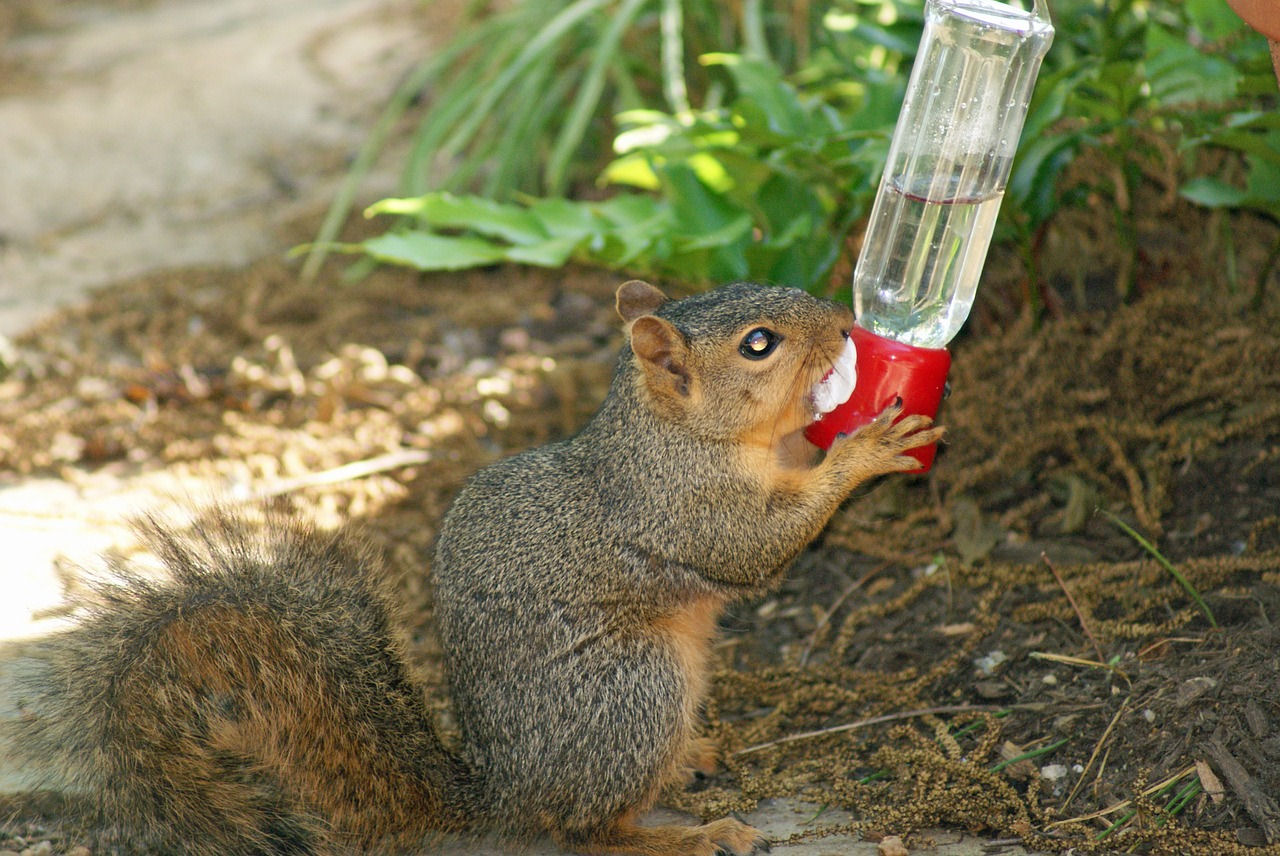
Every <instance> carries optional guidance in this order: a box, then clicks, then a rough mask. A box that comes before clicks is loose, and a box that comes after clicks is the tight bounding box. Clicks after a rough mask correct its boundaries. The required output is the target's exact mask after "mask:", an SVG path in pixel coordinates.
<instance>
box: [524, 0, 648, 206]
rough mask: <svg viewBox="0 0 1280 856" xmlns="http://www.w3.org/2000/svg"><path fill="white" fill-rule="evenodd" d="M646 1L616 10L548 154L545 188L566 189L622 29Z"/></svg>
mask: <svg viewBox="0 0 1280 856" xmlns="http://www.w3.org/2000/svg"><path fill="white" fill-rule="evenodd" d="M647 2H649V0H625V2H624V3H623V4H622V6H621V8H619V9H618V10H617V11H616V12H614V13H613V18H612V20H611V21H610V22H609V26H608V28H607V29H606V30H605V32H604V34H603V35H602V36H601V37H600V40H599V41H598V42H597V43H596V46H595V48H594V49H593V50H592V52H591V64H590V65H589V66H588V67H587V73H586V75H585V76H584V77H583V78H582V82H581V83H579V84H578V94H577V96H576V97H575V98H574V100H573V106H571V107H570V108H569V115H568V117H567V118H566V119H565V121H564V125H563V126H562V127H561V129H560V133H559V134H557V135H556V141H555V144H554V145H553V146H552V148H551V155H550V156H549V157H548V158H547V167H546V170H545V172H544V175H545V176H546V181H545V185H546V191H547V192H548V193H549V194H551V195H552V196H559V195H561V194H562V193H564V187H565V176H566V173H567V171H568V168H569V159H570V158H571V157H572V156H573V153H574V152H575V151H576V150H577V148H578V146H579V145H580V144H581V143H582V135H583V134H584V133H585V132H586V129H587V125H588V123H590V121H591V117H592V116H593V115H595V112H596V108H597V106H598V105H599V104H600V94H601V93H602V92H603V91H604V80H605V74H606V72H608V70H609V63H610V61H611V60H612V59H613V57H614V56H615V55H616V53H617V50H618V45H619V44H620V43H621V41H622V34H623V32H624V31H625V30H626V29H627V28H628V27H629V26H631V24H632V22H633V21H634V20H635V18H636V16H637V15H639V14H640V10H641V9H642V8H644V5H645V4H646V3H647Z"/></svg>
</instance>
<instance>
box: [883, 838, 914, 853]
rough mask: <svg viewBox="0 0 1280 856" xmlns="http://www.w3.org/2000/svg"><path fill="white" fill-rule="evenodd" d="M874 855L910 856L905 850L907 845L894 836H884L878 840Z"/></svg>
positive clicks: (908, 851)
mask: <svg viewBox="0 0 1280 856" xmlns="http://www.w3.org/2000/svg"><path fill="white" fill-rule="evenodd" d="M876 853H877V854H879V856H910V853H911V851H910V850H908V849H907V845H905V844H903V843H902V839H901V838H899V837H898V836H896V835H886V836H885V837H884V838H881V839H880V843H879V844H878V845H877V846H876Z"/></svg>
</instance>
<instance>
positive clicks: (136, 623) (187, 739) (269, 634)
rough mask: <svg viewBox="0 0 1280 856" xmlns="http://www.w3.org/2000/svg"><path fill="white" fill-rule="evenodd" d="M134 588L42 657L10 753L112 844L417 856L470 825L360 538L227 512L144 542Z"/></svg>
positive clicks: (448, 757) (107, 596)
mask: <svg viewBox="0 0 1280 856" xmlns="http://www.w3.org/2000/svg"><path fill="white" fill-rule="evenodd" d="M140 529H141V531H142V533H143V535H144V537H145V539H146V541H147V543H148V545H149V547H150V549H151V550H152V551H153V552H154V553H156V554H157V555H158V556H159V557H160V559H161V560H162V562H163V564H164V565H165V566H166V569H167V572H168V575H169V576H170V577H171V579H170V580H167V581H164V582H153V581H148V580H146V579H143V578H142V577H140V576H139V575H137V574H132V575H131V576H130V577H129V579H128V580H127V581H126V582H125V583H124V584H118V585H117V584H111V585H107V586H104V587H102V588H101V589H99V590H98V592H97V594H98V598H97V602H96V603H95V605H94V606H93V607H92V609H91V610H90V614H89V615H88V616H87V617H86V618H85V619H84V620H83V621H82V622H80V623H79V624H78V625H77V626H76V627H75V628H74V629H72V630H71V631H69V632H67V633H66V634H64V635H62V636H60V637H57V638H55V639H54V640H52V641H50V642H49V643H48V644H47V645H46V646H45V648H44V651H45V654H44V656H45V657H46V659H47V667H46V668H45V669H44V670H43V674H42V675H41V677H40V679H39V686H38V687H35V688H34V689H33V691H32V692H30V693H29V694H28V698H29V700H30V702H31V708H30V713H29V715H27V716H24V717H21V718H20V719H19V721H18V722H16V723H15V724H14V725H13V726H12V727H13V729H14V733H12V734H10V735H8V737H9V738H10V745H11V747H13V749H14V751H16V752H18V753H20V754H21V755H22V756H24V757H26V758H29V759H32V761H33V762H39V764H40V765H41V766H47V765H49V764H50V762H51V761H52V763H53V765H54V767H55V768H56V769H57V774H58V778H59V779H60V781H59V782H57V783H55V786H56V787H57V788H58V789H69V790H70V791H71V792H73V793H77V794H80V795H83V796H84V797H85V798H86V801H87V802H88V803H89V804H90V805H92V806H93V808H92V811H91V817H90V818H89V821H90V823H91V825H92V827H93V828H94V829H95V831H97V832H98V833H99V834H105V835H107V836H108V837H111V838H116V837H118V838H120V839H121V840H123V841H125V842H128V843H130V844H132V845H134V846H139V847H142V848H145V849H152V848H154V849H156V850H158V851H160V852H165V853H195V854H204V853H208V854H214V853H218V854H248V853H323V852H331V851H335V850H336V851H344V850H347V849H348V848H354V849H359V850H366V849H369V848H379V847H383V846H387V847H391V848H396V847H398V846H405V847H412V846H413V845H414V844H420V843H421V841H422V839H423V837H424V836H425V835H426V834H428V831H429V830H460V829H463V828H465V827H466V826H467V825H468V811H467V808H466V806H467V804H468V800H467V797H468V793H469V791H470V790H471V784H470V781H469V776H468V772H467V770H466V768H465V766H464V765H463V763H462V762H461V761H460V760H459V759H458V758H456V757H455V756H453V755H452V754H450V753H449V752H448V751H447V750H446V749H445V747H444V746H443V745H442V744H441V743H440V740H439V739H438V737H437V735H436V733H435V730H434V728H433V727H432V723H431V721H430V715H429V712H428V710H427V708H426V706H425V703H424V699H423V695H422V691H421V689H420V688H419V687H418V686H417V685H415V683H414V682H413V681H412V680H411V678H410V676H409V673H408V668H407V666H406V664H405V660H404V658H403V656H402V652H401V646H400V643H399V641H398V639H397V636H396V633H395V631H394V629H393V627H392V616H393V610H392V609H391V608H390V606H389V601H388V599H387V597H386V596H385V595H384V594H383V592H382V585H383V583H382V576H381V569H380V566H379V562H378V561H377V559H376V558H375V557H374V556H373V555H372V552H373V551H371V550H369V549H367V548H365V547H363V546H362V545H361V544H360V543H358V542H357V541H355V540H354V539H351V538H349V537H347V536H343V535H337V534H328V533H320V532H316V531H313V530H310V529H308V528H305V527H302V526H299V525H296V524H291V523H288V522H284V521H280V520H273V521H271V523H270V525H268V526H266V527H253V526H251V525H249V524H247V523H244V522H243V521H241V520H239V519H237V518H236V517H235V516H233V515H230V514H226V513H216V514H214V515H211V516H210V517H208V518H205V519H203V520H202V521H201V523H200V524H199V525H198V526H195V527H193V528H192V529H191V530H190V531H189V532H184V533H183V534H178V533H176V532H174V531H171V530H169V529H167V528H165V527H164V526H163V525H160V524H158V523H156V522H154V521H147V522H144V523H142V524H140Z"/></svg>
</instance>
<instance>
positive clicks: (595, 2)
mask: <svg viewBox="0 0 1280 856" xmlns="http://www.w3.org/2000/svg"><path fill="white" fill-rule="evenodd" d="M608 2H609V0H576V2H574V3H570V4H569V5H568V6H566V7H565V8H564V9H562V10H561V11H560V12H559V13H558V14H557V15H555V16H554V17H553V18H552V19H551V20H550V21H548V22H547V24H546V26H544V27H542V29H540V30H538V32H537V33H536V34H535V35H534V36H533V38H531V39H529V41H528V42H527V43H526V44H525V46H524V48H523V49H522V50H521V51H520V52H519V53H518V54H517V55H516V57H515V59H513V60H512V61H511V62H510V63H509V64H507V65H506V66H504V67H503V69H502V71H501V73H499V74H498V76H497V77H496V78H494V80H493V82H492V83H491V84H489V86H488V87H486V88H485V90H484V92H483V93H481V95H480V98H479V99H478V100H477V103H476V105H475V108H474V109H473V110H472V112H471V113H470V114H469V115H468V116H467V118H466V119H465V120H463V121H462V122H461V123H460V124H459V125H458V127H457V128H455V129H454V132H453V133H452V134H451V135H450V136H449V137H448V139H446V140H445V141H444V144H443V145H442V146H441V147H440V150H441V153H442V154H445V155H447V156H449V157H452V156H453V155H455V154H457V153H458V152H459V151H461V150H462V149H463V148H464V147H466V145H467V144H468V142H470V140H471V139H472V138H473V137H474V136H475V132H476V129H477V128H479V127H480V125H481V124H482V123H483V122H484V121H485V120H486V119H488V118H490V117H491V115H492V112H493V110H494V108H495V107H496V106H497V104H498V99H500V98H501V97H502V96H503V95H505V94H506V93H507V90H509V89H510V88H511V85H512V84H513V83H514V82H515V81H516V80H517V79H518V78H519V76H520V75H521V74H523V73H524V71H525V69H527V68H528V67H529V65H530V64H531V63H533V62H534V60H535V59H537V57H538V56H539V55H540V54H542V53H543V52H544V51H547V50H550V49H551V48H552V46H553V45H554V44H555V43H556V41H557V40H559V39H560V38H562V37H563V36H564V35H565V34H566V33H568V32H569V31H570V30H572V29H573V27H574V26H576V25H577V24H578V22H579V21H581V20H582V19H583V18H585V17H586V16H587V15H590V14H591V13H592V12H595V11H597V10H598V9H600V8H602V7H604V6H606V5H608ZM522 5H524V6H527V7H528V8H530V9H534V10H536V9H539V8H541V4H537V3H530V4H522Z"/></svg>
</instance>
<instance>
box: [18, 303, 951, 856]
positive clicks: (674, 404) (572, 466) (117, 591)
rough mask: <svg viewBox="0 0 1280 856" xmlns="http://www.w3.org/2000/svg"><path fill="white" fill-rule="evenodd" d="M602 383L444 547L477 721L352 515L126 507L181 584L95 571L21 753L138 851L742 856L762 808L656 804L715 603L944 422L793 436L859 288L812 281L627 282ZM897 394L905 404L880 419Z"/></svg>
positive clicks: (97, 829)
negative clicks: (707, 810) (422, 643)
mask: <svg viewBox="0 0 1280 856" xmlns="http://www.w3.org/2000/svg"><path fill="white" fill-rule="evenodd" d="M617 308H618V312H619V314H620V315H621V316H622V319H623V321H624V322H625V323H626V327H627V332H628V339H629V343H628V344H627V345H626V346H624V347H623V349H622V352H621V355H620V357H619V360H618V364H617V369H616V371H615V374H614V378H613V382H612V387H611V389H610V392H609V394H608V396H607V398H606V399H605V401H604V403H603V405H602V406H601V408H600V410H599V412H598V413H597V414H596V416H595V417H594V418H593V419H591V421H590V422H589V424H587V426H586V427H585V428H583V429H582V431H581V432H580V433H579V434H578V435H576V436H575V437H573V438H571V439H569V440H566V441H563V442H558V443H553V444H551V445H548V446H544V447H541V448H536V449H532V450H530V451H527V452H524V453H523V454H519V455H516V456H514V457H511V458H507V459H505V460H503V461H500V462H499V463H497V464H494V465H493V466H490V467H488V468H486V469H484V470H481V471H480V472H479V473H478V474H476V475H475V476H474V478H473V479H472V480H471V481H470V483H469V484H468V485H467V486H466V487H465V488H464V489H463V490H462V491H461V493H460V494H459V495H458V497H457V499H456V501H455V502H454V503H453V506H452V508H451V509H450V510H449V512H448V514H447V516H446V518H445V521H444V524H443V526H442V528H441V531H440V535H439V538H438V543H437V548H436V556H435V561H434V564H433V565H432V574H433V577H434V585H435V604H436V612H437V617H438V624H439V634H440V638H441V642H442V644H443V650H444V652H445V661H446V671H447V675H448V681H449V691H450V695H451V698H452V702H453V705H454V712H455V715H456V719H457V722H458V724H459V727H460V732H461V739H460V745H459V746H457V747H456V748H453V747H448V746H446V745H445V744H444V743H442V741H441V740H440V738H439V737H438V736H437V734H436V733H435V731H434V729H433V727H432V724H431V716H430V713H429V711H428V709H427V707H426V705H425V703H424V699H423V693H422V691H421V688H420V687H419V686H417V685H415V683H414V682H413V680H412V679H411V677H410V675H409V671H408V668H407V667H406V665H405V659H404V657H403V655H402V652H401V650H400V643H399V642H398V641H397V636H396V634H395V632H394V627H395V624H394V621H395V615H394V610H393V609H392V607H391V605H390V599H389V598H388V596H387V595H386V594H384V593H383V592H382V591H381V589H380V585H381V584H380V582H379V580H380V579H381V578H382V574H381V572H380V571H379V568H378V560H377V557H376V556H375V555H374V551H373V550H371V549H368V548H367V547H366V546H363V545H362V543H361V541H360V540H359V539H358V538H354V537H351V536H349V535H345V534H341V533H323V532H318V531H314V530H311V529H309V528H307V527H305V526H303V525H301V524H298V523H292V522H288V521H280V520H276V521H272V522H270V523H269V525H267V526H265V527H257V528H254V527H250V526H248V525H247V524H245V523H244V522H243V521H242V520H240V519H239V518H237V517H236V516H235V515H232V514H228V513H219V514H214V515H212V516H211V517H210V518H209V519H206V520H204V521H202V522H201V523H200V524H199V525H197V526H195V527H193V528H192V529H191V531H189V532H184V533H178V532H175V531H172V530H170V529H167V528H166V527H164V526H163V525H160V524H157V523H154V522H144V523H142V524H141V530H143V534H144V535H145V538H146V540H147V542H148V543H149V545H150V548H151V550H152V551H153V552H154V553H155V554H156V555H158V556H159V557H160V559H161V560H162V561H163V563H164V565H165V566H166V568H167V571H168V573H169V576H170V579H168V580H166V581H164V582H153V581H147V580H145V579H142V578H140V577H138V576H137V575H134V576H133V577H131V578H129V579H127V580H126V581H125V582H124V583H123V584H119V585H114V584H113V585H111V586H108V587H106V588H105V589H103V590H102V591H100V592H99V593H98V594H99V598H98V602H97V604H96V605H95V606H94V607H93V608H92V609H90V610H89V614H88V615H87V616H86V617H85V618H84V619H83V620H82V621H80V622H79V624H78V625H77V626H76V627H75V628H73V629H72V630H70V631H68V632H67V633H65V634H63V635H62V636H61V637H58V638H55V639H53V640H51V641H50V642H49V643H47V645H46V650H45V653H44V656H45V658H46V659H47V668H46V669H45V671H44V675H43V677H42V678H41V680H40V682H39V683H40V685H39V686H38V687H36V688H34V690H33V692H32V694H31V696H30V699H29V700H30V703H31V706H30V713H29V715H27V716H24V717H22V718H20V719H19V720H18V721H16V722H15V723H14V724H13V725H11V726H10V733H9V734H8V735H7V738H8V742H9V744H10V747H11V750H12V751H15V752H17V753H18V754H19V755H20V756H21V757H25V758H28V759H39V760H41V761H43V762H45V763H48V762H49V759H53V763H54V764H55V765H56V767H57V768H58V770H59V776H58V779H59V780H58V781H56V782H53V783H51V784H52V786H53V788H54V789H55V791H57V792H59V793H70V794H81V795H84V799H85V801H86V802H87V804H88V814H87V817H88V823H89V827H90V829H91V830H92V832H91V834H94V835H97V836H99V840H106V841H107V842H111V841H116V842H122V843H124V844H125V845H126V846H130V847H136V848H141V849H145V850H147V851H148V852H151V851H153V850H154V851H157V852H164V853H198V854H215V853H216V854H250V853H335V852H351V851H353V850H354V851H361V852H363V851H366V850H370V849H373V850H391V851H395V850H405V849H411V848H414V847H418V846H421V845H422V843H423V841H424V840H426V839H427V838H429V837H430V836H432V835H434V834H436V833H439V832H444V833H462V834H471V833H475V834H484V833H496V834H497V835H499V836H502V837H507V838H511V839H515V840H528V839H530V838H533V837H536V836H538V835H541V834H544V833H549V834H550V835H551V836H552V837H553V838H554V839H555V840H557V841H558V842H559V843H560V844H562V845H563V846H565V847H567V848H569V849H571V850H574V851H578V852H581V853H591V854H596V853H598V854H605V853H610V854H646V856H711V854H714V853H717V852H729V853H733V854H739V856H741V854H747V853H751V852H753V851H754V850H755V849H756V848H757V847H759V846H762V845H764V844H765V842H764V839H763V837H762V836H761V834H760V833H759V832H758V831H757V830H755V829H753V828H751V827H750V826H747V825H746V824H744V823H742V822H740V821H738V820H734V819H728V818H726V819H723V820H717V821H714V822H712V823H708V824H705V825H702V826H695V827H681V826H658V827H642V826H639V825H637V822H636V821H637V818H638V817H639V816H640V815H641V814H642V813H643V812H644V811H646V810H647V809H648V808H649V807H650V806H651V805H652V804H653V803H654V801H655V799H656V798H657V797H658V795H659V793H660V791H661V790H662V789H663V788H664V787H666V786H668V785H671V784H674V783H679V782H681V781H682V779H683V778H685V777H686V776H687V775H689V773H690V772H691V771H692V770H693V769H710V767H711V766H712V763H713V758H714V751H713V747H712V746H711V745H710V744H709V743H708V742H707V741H706V740H705V739H701V738H699V737H697V736H696V735H697V731H698V719H699V706H700V704H701V700H702V698H703V696H704V694H705V691H706V684H707V676H708V672H709V670H710V667H711V662H710V661H711V645H712V640H713V638H714V636H715V633H716V624H717V620H718V617H719V616H720V614H721V612H722V610H723V609H724V608H725V606H726V605H727V604H729V603H730V602H732V601H735V600H738V599H741V598H745V597H749V596H752V595H756V594H758V593H761V592H763V591H766V590H768V589H769V588H770V587H771V586H772V585H774V584H775V583H776V582H777V581H778V579H779V577H780V575H781V574H782V573H783V571H784V570H785V569H786V567H787V566H788V564H789V563H790V562H791V560H792V559H793V558H794V557H795V556H796V554H797V553H799V552H800V550H801V549H803V548H804V546H805V545H806V544H807V543H808V542H809V541H810V540H811V539H812V538H813V537H814V536H815V535H816V534H817V533H818V531H819V530H820V529H821V528H822V527H823V526H824V525H825V523H826V522H827V520H828V518H830V516H831V515H832V513H833V512H834V511H835V509H836V507H837V505H838V504H839V503H840V502H841V500H843V499H844V498H845V497H846V496H847V495H848V494H849V492H850V491H851V490H852V489H853V488H854V486H856V485H857V484H858V483H860V482H862V481H864V480H866V479H869V478H872V477H875V476H878V475H881V474H886V473H891V472H899V471H908V470H911V469H913V468H915V467H916V466H917V462H916V461H915V460H914V459H912V458H909V457H905V456H903V454H902V453H903V452H904V451H906V450H907V449H910V448H914V447H916V446H920V445H924V444H927V443H932V442H934V441H936V440H938V439H939V437H940V436H941V431H942V429H940V428H933V427H929V422H928V420H927V419H925V418H923V417H915V416H908V417H904V418H901V419H898V417H899V413H898V409H897V408H896V407H892V406H891V407H890V408H888V409H886V411H885V412H884V413H883V414H882V415H881V416H880V418H878V419H877V420H876V421H875V422H874V423H873V424H871V425H868V426H866V427H864V428H862V429H860V430H858V431H857V432H855V433H854V434H853V435H852V436H849V437H847V438H842V439H840V440H838V441H837V442H836V443H835V444H834V445H833V446H832V447H831V449H830V450H829V451H828V452H825V453H824V452H822V451H820V450H818V449H817V448H816V447H814V446H812V445H810V444H809V443H808V442H807V441H805V440H804V439H803V436H802V432H803V429H804V428H805V426H806V425H808V424H809V423H810V422H811V421H812V420H813V419H814V416H815V413H814V401H815V398H814V393H813V390H814V389H815V385H817V384H819V382H820V381H822V379H823V377H824V375H826V374H827V373H828V371H829V370H830V369H831V368H832V367H833V365H834V363H835V359H836V355H837V353H838V352H840V351H841V350H842V349H843V348H844V347H845V342H846V338H847V335H848V331H849V328H850V325H851V324H852V322H853V318H852V314H851V313H850V312H849V310H848V309H846V308H844V307H842V306H839V305H838V304H835V303H831V302H828V301H823V300H819V299H817V298H814V297H812V296H810V295H808V294H806V293H804V292H803V291H799V290H796V289H783V288H772V287H770V288H766V287H762V286H756V285H749V284H735V285H730V286H725V287H723V288H720V289H716V290H713V291H710V292H707V293H704V294H700V295H697V296H694V297H690V298H686V299H683V300H668V299H667V298H666V297H665V296H664V295H663V293H662V292H661V291H659V290H658V289H656V288H654V287H653V286H650V285H647V284H645V283H642V282H637V281H633V282H628V283H626V284H624V285H623V286H621V288H619V289H618V293H617ZM895 419H898V421H895Z"/></svg>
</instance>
